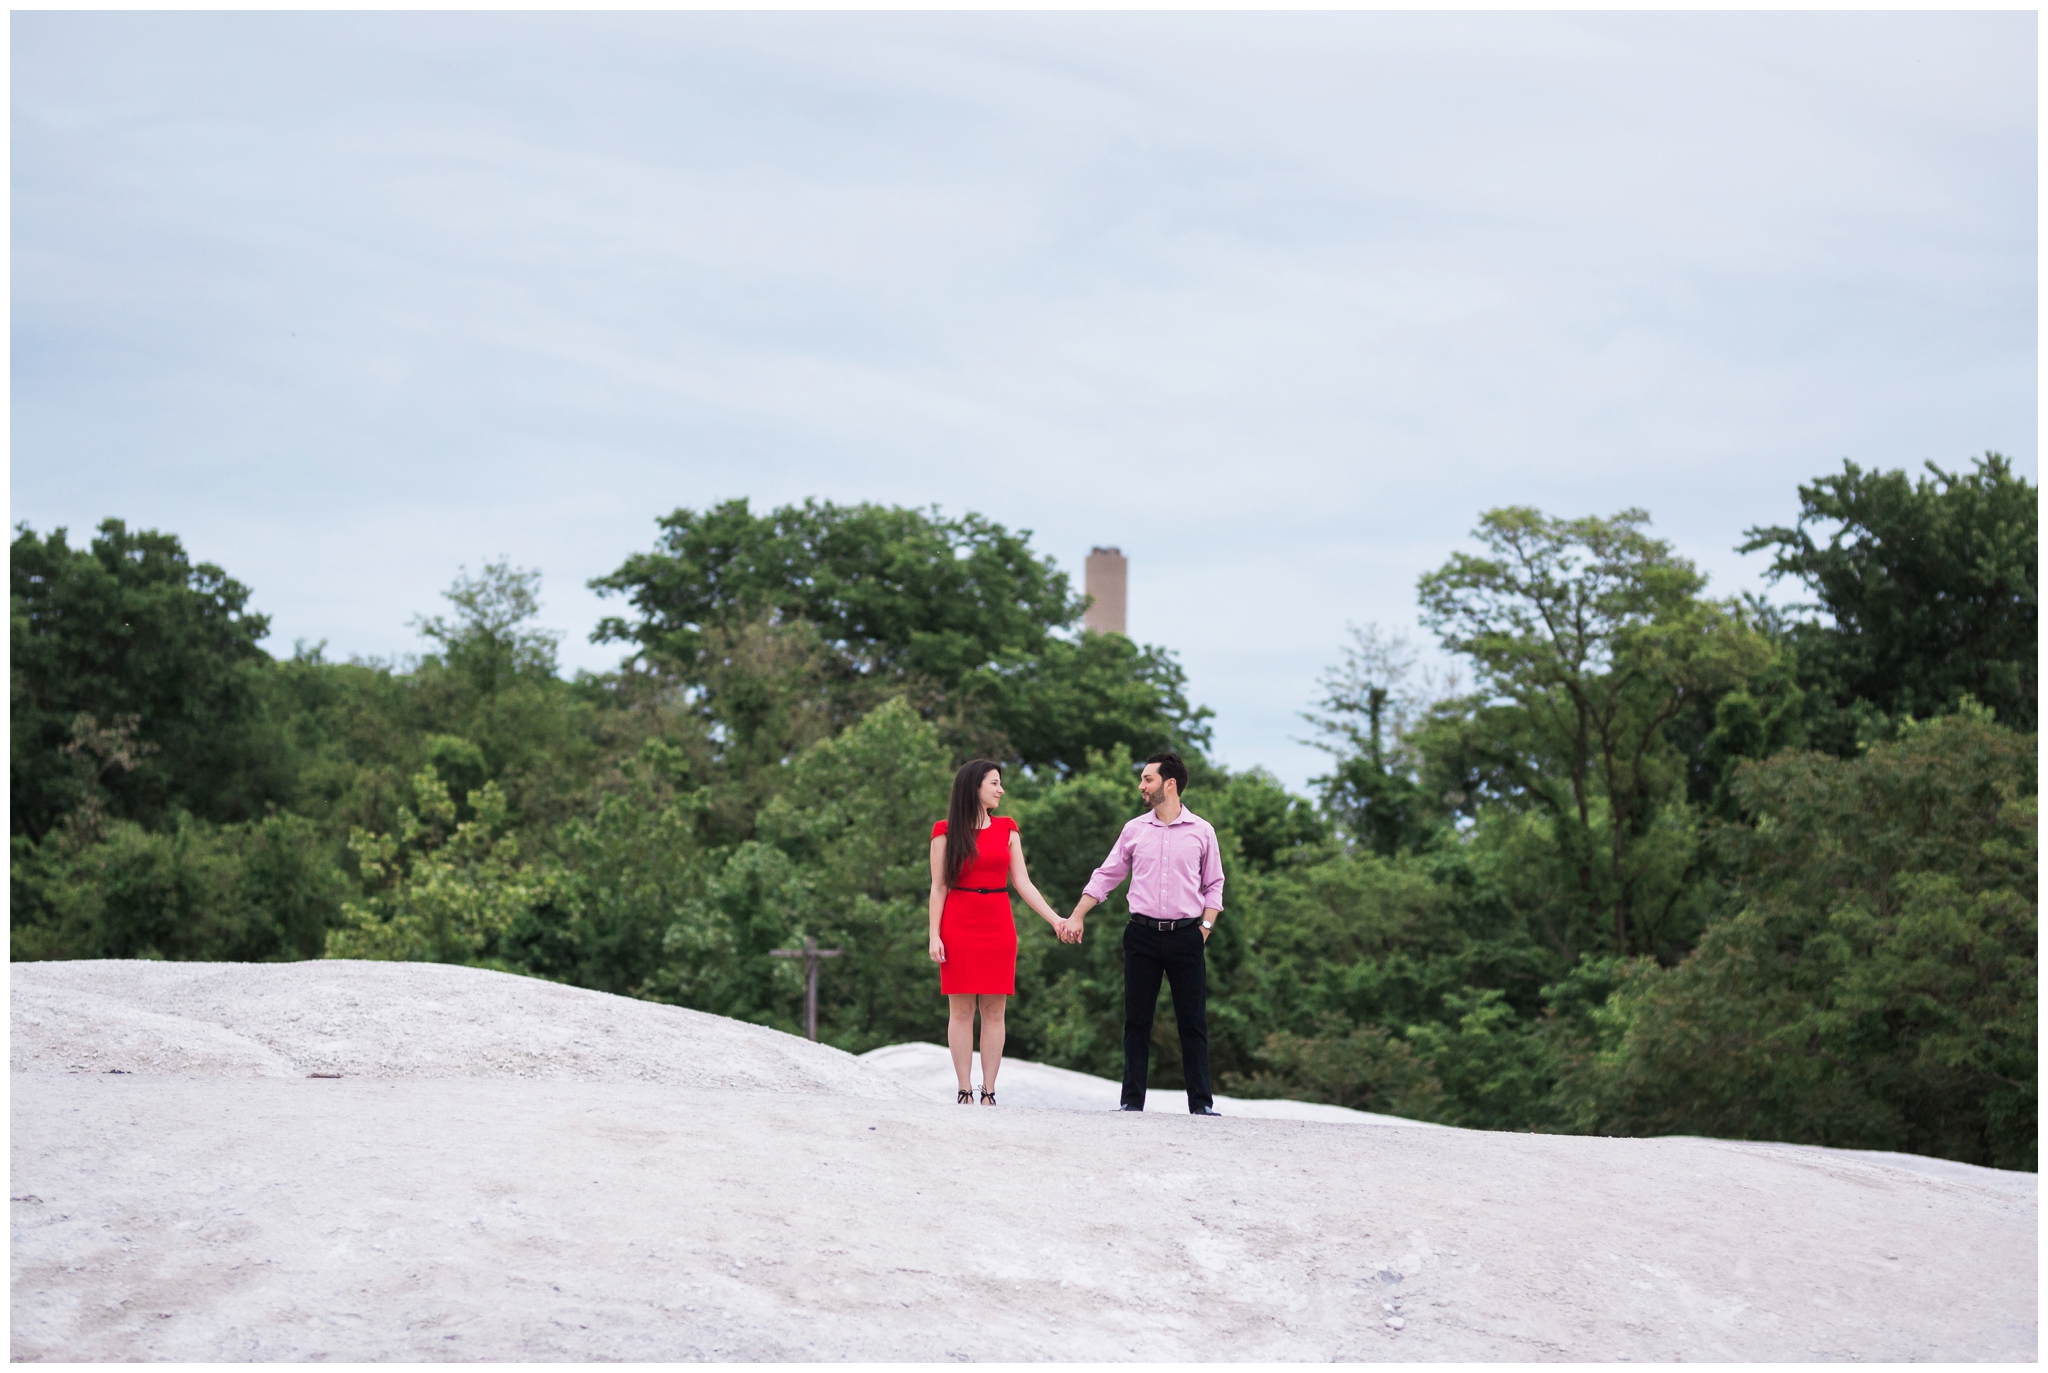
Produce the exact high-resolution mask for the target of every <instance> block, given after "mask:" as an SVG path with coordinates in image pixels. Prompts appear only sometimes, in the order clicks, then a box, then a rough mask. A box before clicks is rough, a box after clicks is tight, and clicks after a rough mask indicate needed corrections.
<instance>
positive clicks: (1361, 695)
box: [1302, 625, 1458, 855]
mask: <svg viewBox="0 0 2048 1373" xmlns="http://www.w3.org/2000/svg"><path fill="white" fill-rule="evenodd" d="M1350 638H1351V641H1350V642H1349V643H1348V644H1346V645H1345V646H1344V649H1343V656H1342V658H1341V659H1340V660H1339V661H1338V662H1337V664H1336V665H1335V666H1333V667H1331V668H1330V669H1329V670H1328V671H1326V672H1325V673H1324V674H1323V677H1322V679H1321V686H1322V688H1323V697H1322V699H1321V700H1320V701H1319V702H1318V703H1317V706H1316V708H1315V709H1313V710H1308V711H1304V712H1303V713H1302V718H1303V719H1305V720H1307V721H1308V722H1309V723H1310V724H1312V725H1314V726H1315V728H1316V734H1317V735H1318V736H1319V737H1317V738H1315V739H1312V740H1310V741H1309V742H1310V743H1311V744H1313V745H1314V746H1315V747H1316V748H1319V749H1321V750H1323V751H1324V752H1325V753H1328V754H1330V755H1331V756H1332V758H1333V759H1334V763H1333V766H1332V767H1331V769H1330V771H1329V773H1327V774H1326V775H1324V776H1322V777H1317V778H1313V779H1311V781H1312V784H1313V785H1314V786H1316V787H1317V788H1318V789H1319V790H1320V791H1321V793H1322V802H1323V809H1324V810H1325V811H1326V812H1327V813H1328V814H1329V815H1330V816H1331V818H1332V819H1334V820H1335V821H1336V822H1337V824H1338V826H1339V827H1340V828H1341V829H1342V830H1343V831H1344V833H1345V834H1347V835H1348V836H1349V837H1350V838H1351V839H1352V840H1353V841H1354V842H1356V843H1358V844H1361V845H1363V846H1365V847H1366V848H1369V849H1371V850H1372V851H1373V852H1375V853H1379V854H1383V855H1392V854H1394V853H1395V852H1397V851H1399V850H1400V849H1403V848H1417V847H1420V846H1421V845H1422V844H1423V843H1424V842H1426V841H1427V840H1428V838H1429V836H1430V835H1431V833H1432V832H1433V831H1434V830H1435V829H1436V828H1437V827H1438V826H1440V825H1441V824H1442V823H1443V816H1442V808H1441V806H1439V805H1437V804H1434V798H1432V797H1431V796H1430V795H1429V794H1428V788H1427V787H1426V786H1425V785H1424V784H1423V781H1422V759H1421V758H1420V756H1419V755H1418V753H1417V750H1416V749H1415V746H1414V744H1413V742H1412V737H1411V736H1412V735H1413V733H1414V731H1415V729H1416V727H1417V726H1418V725H1419V724H1420V722H1421V717H1422V716H1423V714H1424V713H1425V712H1426V711H1427V710H1428V709H1429V708H1430V707H1431V706H1433V705H1435V704H1436V703H1437V702H1438V701H1440V700H1443V699H1447V698H1450V697H1455V696H1456V695H1457V694H1458V691H1457V682H1456V680H1455V676H1454V675H1452V676H1448V677H1446V678H1444V679H1443V680H1438V678H1437V677H1436V675H1435V674H1434V673H1430V672H1427V671H1418V669H1417V663H1416V656H1415V652H1414V650H1413V649H1412V648H1410V647H1409V645H1408V641H1407V639H1406V638H1405V637H1403V636H1402V635H1399V634H1393V635H1387V634H1384V633H1382V632H1381V630H1380V628H1379V626H1378V625H1366V626H1365V627H1363V628H1360V627H1358V626H1356V625H1354V626H1352V627H1351V628H1350Z"/></svg>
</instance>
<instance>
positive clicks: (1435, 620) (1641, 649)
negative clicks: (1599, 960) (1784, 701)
mask: <svg viewBox="0 0 2048 1373" xmlns="http://www.w3.org/2000/svg"><path fill="white" fill-rule="evenodd" d="M1648 519H1649V517H1648V516H1647V515H1646V514H1644V513H1643V512H1642V511H1640V510H1628V511H1623V512H1622V513H1621V514H1620V515H1617V516H1615V517H1614V518H1612V519H1600V518H1597V517H1589V518H1586V519H1578V520H1559V519H1553V518H1550V517H1548V516H1545V515H1543V514H1541V513H1540V512H1538V511H1535V510H1530V509H1526V508H1519V507H1515V508H1508V509H1501V510H1493V511H1489V512H1487V513H1486V514H1485V515H1484V516H1482V517H1481V520H1480V524H1479V527H1478V529H1476V530H1475V531H1474V534H1475V537H1477V538H1478V539H1479V540H1480V541H1481V542H1482V543H1483V544H1484V545H1485V546H1486V549H1487V552H1486V554H1485V555H1483V556H1474V555H1471V554H1465V553H1459V554H1455V555H1453V557H1452V559H1451V561H1450V562H1448V563H1447V564H1445V565H1444V566H1443V567H1442V568H1440V569H1438V570H1437V571H1435V572H1431V573H1428V574H1426V575H1424V576H1423V578H1422V579H1421V583H1420V594H1421V600H1422V614H1423V621H1424V623H1425V624H1427V625H1428V626H1429V627H1430V628H1431V629H1433V630H1435V631H1436V632H1437V633H1438V635H1439V636H1440V637H1441V639H1442V640H1443V643H1444V646H1445V647H1446V648H1448V649H1450V650H1451V651H1453V652H1456V653H1460V654H1464V655H1466V656H1468V657H1469V658H1471V660H1472V662H1473V665H1474V668H1475V670H1476V672H1477V675H1478V682H1479V687H1480V694H1479V696H1478V697H1476V698H1474V699H1473V702H1472V704H1473V707H1474V708H1473V709H1472V711H1471V712H1470V714H1469V715H1468V716H1467V717H1466V718H1465V719H1464V720H1463V721H1456V722H1453V723H1452V724H1451V725H1450V726H1449V727H1447V728H1445V729H1442V730H1439V731H1438V736H1439V741H1440V744H1439V746H1440V750H1441V751H1444V752H1452V753H1455V752H1463V753H1465V754H1466V755H1467V756H1468V757H1469V758H1471V759H1473V760H1475V761H1476V764H1477V767H1475V768H1474V769H1473V772H1472V776H1471V780H1470V781H1469V782H1468V784H1467V785H1468V786H1469V787H1470V789H1471V790H1472V791H1474V792H1478V793H1479V794H1480V796H1481V797H1482V798H1484V797H1486V794H1487V793H1489V792H1490V793H1491V796H1490V799H1491V800H1493V801H1494V802H1495V803H1497V804H1501V805H1504V806H1507V807H1508V808H1510V809H1514V810H1535V811H1539V812H1541V813H1542V814H1543V815H1544V816H1545V817H1546V819H1547V821H1548V826H1549V833H1550V837H1551V838H1552V840H1553V842H1554V843H1555V845H1556V852H1557V855H1558V858H1559V860H1560V866H1561V868H1562V870H1563V872H1564V873H1565V874H1568V879H1567V880H1569V881H1570V882H1571V884H1572V886H1573V888H1574V890H1575V892H1576V899H1577V900H1578V902H1579V903H1580V906H1581V909H1582V910H1583V911H1584V913H1585V915H1586V917H1587V919H1588V922H1589V924H1590V926H1591V928H1593V929H1595V930H1597V929H1598V928H1599V927H1600V926H1601V925H1602V924H1603V923H1604V924H1605V925H1606V927H1607V929H1608V930H1609V932H1610V935H1609V937H1610V938H1611V939H1612V941H1613V946H1614V948H1615V950H1616V952H1618V953H1627V952H1629V951H1630V950H1631V949H1632V948H1634V947H1639V946H1641V945H1642V944H1643V943H1644V938H1645V935H1646V934H1647V933H1648V931H1647V930H1646V929H1644V928H1643V926H1644V925H1645V924H1646V922H1647V921H1649V920H1650V919H1652V918H1653V917H1654V916H1655V914H1656V913H1657V912H1658V911H1659V910H1661V909H1663V908H1665V907H1666V906H1668V904H1669V902H1670V901H1671V899H1672V895H1673V893H1674V891H1675V889H1676V886H1677V884H1678V882H1679V881H1680V880H1681V879H1682V876H1683V874H1684V872H1685V870H1686V868H1687V867H1688V866H1689V863H1690V857H1691V855H1690V851H1689V842H1690V841H1689V838H1688V836H1689V832H1690V827H1689V826H1688V825H1682V824H1673V823H1671V822H1670V821H1669V818H1668V817H1666V816H1665V815H1664V812H1665V811H1666V809H1667V808H1668V807H1669V806H1670V805H1671V804H1673V803H1674V802H1676V801H1678V800H1680V799H1681V797H1682V791H1681V788H1682V786H1683V781H1684V777H1683V765H1682V762H1681V760H1680V759H1679V758H1678V756H1677V754H1676V752H1675V750H1674V749H1673V748H1672V746H1671V744H1670V741H1669V740H1668V739H1667V738H1666V735H1665V730H1666V727H1667V726H1668V725H1669V724H1670V723H1671V721H1672V720H1673V719H1674V718H1676V717H1677V716H1678V715H1679V714H1680V713H1681V712H1682V711H1684V710H1685V709H1686V707H1687V706H1688V705H1689V704H1690V703H1692V702H1694V701H1696V700H1700V699H1703V698H1708V697H1713V696H1718V695H1720V694H1722V693H1725V692H1726V691H1728V690H1729V689H1731V688H1733V687H1735V686H1738V685H1741V684H1742V683H1743V682H1744V681H1745V680H1746V679H1747V678H1748V677H1750V676H1751V675H1752V674H1754V673H1756V672H1758V671H1759V670H1760V669H1761V668H1762V667H1763V666H1764V664H1765V663H1766V662H1767V661H1768V659H1769V656H1770V649H1769V646H1768V644H1767V643H1766V642H1765V640H1764V639H1763V637H1762V636H1761V635H1759V634H1758V633H1756V632H1755V631H1754V629H1752V628H1751V627H1750V626H1749V625H1748V623H1747V622H1746V620H1745V618H1744V616H1743V614H1742V612H1741V608H1740V607H1739V606H1738V605H1731V604H1727V603H1720V602H1713V601H1708V600H1705V599H1703V598H1702V597H1701V595H1700V592H1701V590H1702V589H1703V588H1704V586H1705V578H1704V577H1702V576H1701V575H1700V574H1699V573H1698V572H1697V571H1696V570H1695V569H1694V568H1693V566H1692V564H1691V563H1689V562H1687V561H1686V560H1685V559H1683V558H1680V557H1678V556H1677V555H1675V554H1674V553H1673V552H1672V551H1671V547H1670V545H1669V544H1667V543H1665V542H1664V541H1662V540H1659V539H1653V538H1651V537H1650V536H1649V535H1648V534H1646V533H1645V532H1643V528H1642V527H1643V526H1644V525H1645V524H1647V523H1648ZM1493 702H1502V703H1503V704H1493ZM1446 738H1448V739H1449V740H1450V747H1448V748H1443V747H1442V743H1441V741H1442V740H1444V739H1446ZM1567 952H1569V949H1568V950H1567Z"/></svg>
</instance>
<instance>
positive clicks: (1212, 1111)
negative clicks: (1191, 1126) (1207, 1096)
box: [1188, 1106, 1223, 1116]
mask: <svg viewBox="0 0 2048 1373" xmlns="http://www.w3.org/2000/svg"><path fill="white" fill-rule="evenodd" d="M1188 1114H1189V1115H1191V1116H1220V1115H1222V1114H1223V1112H1221V1111H1219V1110H1217V1109H1216V1108H1215V1107H1214V1106H1204V1107H1203V1108H1202V1109H1201V1110H1199V1111H1189V1112H1188Z"/></svg>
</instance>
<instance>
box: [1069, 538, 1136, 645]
mask: <svg viewBox="0 0 2048 1373" xmlns="http://www.w3.org/2000/svg"><path fill="white" fill-rule="evenodd" d="M1129 566H1130V564H1129V563H1127V562H1125V561H1124V555H1123V550H1122V549H1120V548H1091V549H1089V550H1088V563H1087V571H1086V573H1085V574H1084V576H1085V580H1084V585H1085V586H1086V588H1087V591H1088V594H1089V595H1090V596H1092V597H1094V598H1095V603H1094V604H1093V605H1091V606H1089V607H1088V610H1087V612H1086V613H1085V614H1083V615H1082V616H1081V624H1082V626H1083V627H1084V628H1086V629H1092V630H1094V631H1095V632H1096V633H1098V634H1122V633H1124V632H1125V630H1124V573H1125V570H1126V569H1127V568H1128V567H1129Z"/></svg>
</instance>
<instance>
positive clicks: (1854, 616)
mask: <svg viewBox="0 0 2048 1373" xmlns="http://www.w3.org/2000/svg"><path fill="white" fill-rule="evenodd" d="M1973 469H1974V470H1972V471H1970V472H1967V473H1955V472H1945V471H1943V470H1942V469H1941V468H1939V467H1937V466H1936V465H1935V464H1933V463H1931V462H1930V463H1928V464H1927V470H1928V472H1930V473H1931V474H1932V477H1931V479H1930V478H1929V477H1921V478H1919V479H1918V480H1917V481H1916V480H1913V479H1912V478H1911V477H1909V475H1908V474H1907V473H1906V472H1904V471H1892V472H1877V471H1871V472H1866V471H1864V470H1863V469H1862V468H1860V467H1858V466H1857V465H1856V464H1855V463H1853V462H1849V461H1846V460H1845V461H1844V462H1843V463H1842V470H1841V471H1840V472H1839V473H1837V474H1835V475H1833V476H1827V477H1821V478H1819V479H1817V480H1815V481H1812V482H1808V483H1805V484H1803V485H1801V486H1800V488H1799V518H1798V520H1797V522H1796V523H1795V524H1793V525H1792V526H1791V527H1790V528H1787V527H1785V526H1782V525H1771V526H1767V527H1756V528H1752V529H1750V530H1748V531H1747V537H1746V540H1745V542H1744V543H1743V544H1742V545H1741V549H1740V551H1742V552H1744V553H1751V552H1755V551H1757V550H1760V549H1771V550H1774V553H1773V557H1772V561H1771V567H1770V570H1769V572H1768V573H1767V574H1766V575H1767V576H1769V577H1771V578H1772V579H1774V580H1775V579H1778V578H1782V577H1788V576H1789V577H1794V578H1797V579H1798V580H1799V581H1801V582H1803V583H1804V584H1805V585H1806V587H1807V588H1808V590H1810V591H1811V592H1813V593H1814V595H1815V596H1817V597H1818V598H1819V604H1818V605H1816V606H1809V607H1802V608H1804V609H1818V610H1824V611H1826V612H1827V614H1828V615H1829V616H1830V617H1831V618H1832V620H1833V623H1832V624H1821V623H1814V622H1807V623H1804V624H1801V625H1798V626H1796V627H1795V628H1794V635H1793V637H1794V641H1795V642H1796V643H1797V644H1798V646H1799V651H1800V660H1801V663H1802V665H1803V666H1804V667H1805V668H1806V673H1807V678H1808V680H1809V681H1810V682H1811V683H1812V684H1813V685H1814V686H1816V687H1817V688H1818V695H1817V699H1816V701H1815V705H1816V706H1819V707H1822V709H1821V710H1820V711H1819V713H1818V717H1817V719H1816V721H1815V725H1816V729H1817V733H1818V735H1819V739H1820V741H1821V742H1823V743H1824V744H1825V746H1826V747H1828V748H1829V749H1830V750H1831V751H1833V752H1835V753H1838V754H1840V755H1842V756H1849V755H1851V754H1853V753H1854V752H1855V746H1856V743H1857V739H1858V737H1859V720H1860V724H1861V729H1860V734H1861V736H1862V737H1863V738H1865V739H1868V738H1871V737H1883V735H1884V733H1885V732H1886V730H1888V728H1889V721H1890V720H1891V719H1895V718H1903V717H1907V716H1917V717H1925V716H1929V715H1938V714H1946V713H1949V712H1952V711H1954V710H1955V709H1957V707H1958V703H1959V702H1960V701H1961V700H1962V698H1963V697H1964V696H1965V695H1966V694H1967V695H1969V696H1971V697H1973V698H1974V699H1976V700H1977V701H1978V702H1980V703H1982V704H1983V705H1986V706H1988V707H1990V708H1991V710H1992V711H1993V712H1994V713H1995V714H1996V715H1997V718H1998V719H1999V720H2000V721H2001V722H2002V723H2004V724H2006V725H2009V726H2011V727H2013V728H2015V729H2020V730H2031V729H2034V728H2035V727H2036V719H2037V710H2038V700H2039V694H2040V682H2039V678H2038V675H2037V674H2038V670H2039V668H2038V644H2039V638H2040V627H2039V616H2040V610H2039V604H2038V595H2039V584H2038V580H2037V579H2038V577H2039V571H2038V564H2039V555H2040V526H2039V521H2040V493H2039V491H2037V490H2036V489H2035V488H2034V487H2033V486H2032V485H2030V484H2029V483H2028V482H2027V481H2026V479H2025V478H2024V477H2020V476H2018V475H2016V474H2015V473H2014V472H2013V470H2012V463H2011V460H2010V459H2007V458H2005V457H2002V456H2000V455H1999V454H1997V453H1987V454H1985V455H1984V457H1982V458H1979V459H1975V460H1973ZM1814 526H1833V529H1832V532H1831V533H1829V534H1828V537H1827V542H1826V544H1825V545H1822V544H1820V543H1817V542H1816V541H1815V539H1814V536H1813V527H1814ZM1859 703H1861V705H1862V709H1860V710H1859ZM1873 716H1882V717H1885V718H1883V719H1874V718H1872V717H1873Z"/></svg>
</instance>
